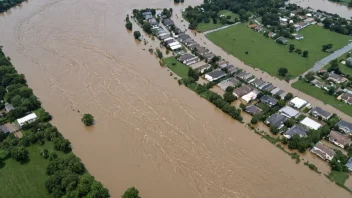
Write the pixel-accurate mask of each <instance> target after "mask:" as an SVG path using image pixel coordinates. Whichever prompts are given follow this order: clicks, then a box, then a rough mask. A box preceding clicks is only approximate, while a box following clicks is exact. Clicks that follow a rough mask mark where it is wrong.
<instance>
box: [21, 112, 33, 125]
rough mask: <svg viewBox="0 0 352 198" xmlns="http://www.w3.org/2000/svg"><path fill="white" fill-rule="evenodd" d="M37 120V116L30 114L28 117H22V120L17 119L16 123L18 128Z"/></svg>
mask: <svg viewBox="0 0 352 198" xmlns="http://www.w3.org/2000/svg"><path fill="white" fill-rule="evenodd" d="M36 119H37V115H35V113H31V114H29V115H26V116H24V117H23V118H20V119H17V122H18V124H19V125H20V126H23V125H24V124H26V123H31V122H34V121H35V120H36Z"/></svg>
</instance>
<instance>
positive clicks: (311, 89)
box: [292, 80, 352, 116]
mask: <svg viewBox="0 0 352 198" xmlns="http://www.w3.org/2000/svg"><path fill="white" fill-rule="evenodd" d="M292 87H293V88H296V89H298V90H300V91H302V92H303V93H305V94H308V95H310V96H313V97H314V98H316V99H318V100H321V101H322V102H324V103H325V104H329V105H331V106H333V107H335V108H336V109H338V110H340V111H341V112H344V113H345V114H347V115H349V116H352V106H351V105H348V104H346V103H344V102H341V101H339V100H337V99H336V98H335V96H331V95H329V94H328V93H327V92H326V91H324V90H322V89H320V88H318V87H315V86H313V85H311V84H309V83H306V82H304V80H299V81H297V82H295V83H293V84H292Z"/></svg>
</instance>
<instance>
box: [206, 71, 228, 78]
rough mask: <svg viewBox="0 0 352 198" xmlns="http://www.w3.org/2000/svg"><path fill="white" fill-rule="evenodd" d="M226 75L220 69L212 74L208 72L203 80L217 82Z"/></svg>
mask: <svg viewBox="0 0 352 198" xmlns="http://www.w3.org/2000/svg"><path fill="white" fill-rule="evenodd" d="M225 76H226V73H225V72H223V71H221V70H220V69H217V70H214V71H212V72H209V73H207V74H205V78H206V79H207V80H208V81H215V80H219V79H220V78H222V77H225Z"/></svg>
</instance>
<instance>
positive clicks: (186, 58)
mask: <svg viewBox="0 0 352 198" xmlns="http://www.w3.org/2000/svg"><path fill="white" fill-rule="evenodd" d="M177 60H178V61H180V62H181V63H183V64H185V65H191V64H194V63H197V62H198V61H199V58H198V57H197V56H194V55H192V54H183V55H181V56H180V57H178V59H177Z"/></svg>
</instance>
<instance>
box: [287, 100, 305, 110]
mask: <svg viewBox="0 0 352 198" xmlns="http://www.w3.org/2000/svg"><path fill="white" fill-rule="evenodd" d="M290 104H291V105H293V106H294V107H296V108H297V109H300V108H302V107H303V106H304V105H306V104H307V101H305V100H303V99H301V98H299V97H295V98H293V99H292V100H291V101H290Z"/></svg>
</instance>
